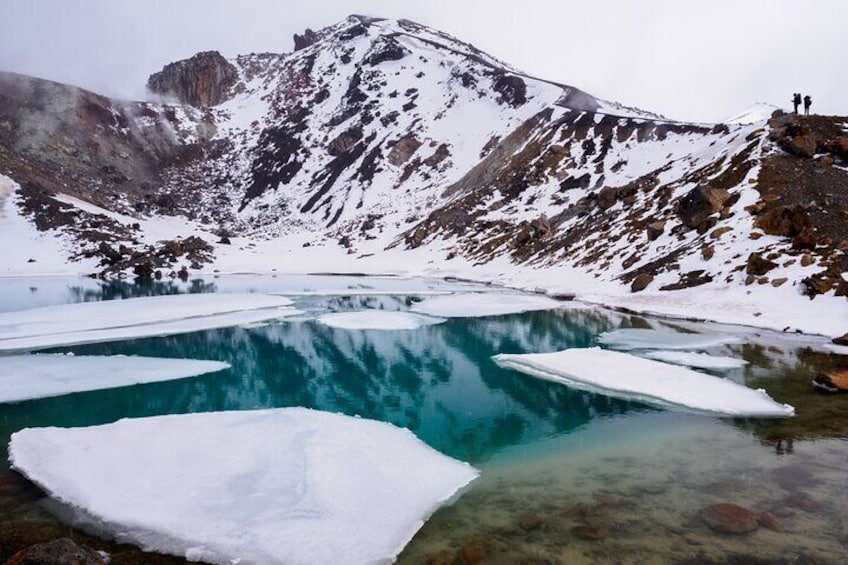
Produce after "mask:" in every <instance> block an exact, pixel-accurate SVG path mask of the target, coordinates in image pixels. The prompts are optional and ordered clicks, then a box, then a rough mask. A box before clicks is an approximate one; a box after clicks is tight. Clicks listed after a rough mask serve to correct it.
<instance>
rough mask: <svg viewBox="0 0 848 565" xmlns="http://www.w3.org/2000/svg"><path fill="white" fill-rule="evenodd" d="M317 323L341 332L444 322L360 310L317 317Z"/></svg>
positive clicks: (403, 314)
mask: <svg viewBox="0 0 848 565" xmlns="http://www.w3.org/2000/svg"><path fill="white" fill-rule="evenodd" d="M318 321H319V322H320V323H322V324H324V325H325V326H330V327H331V328H338V329H343V330H417V329H418V328H421V327H424V326H432V325H433V324H441V323H442V322H445V321H446V320H445V319H444V318H433V317H430V316H422V315H420V314H413V313H412V312H393V311H388V310H360V311H358V312H331V313H330V314H322V315H321V316H318Z"/></svg>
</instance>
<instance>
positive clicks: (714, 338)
mask: <svg viewBox="0 0 848 565" xmlns="http://www.w3.org/2000/svg"><path fill="white" fill-rule="evenodd" d="M598 343H600V344H602V345H606V346H607V347H611V348H613V349H623V350H625V351H629V350H633V349H707V348H710V347H716V346H719V345H729V344H732V343H742V340H741V339H740V338H738V337H735V336H730V335H719V334H699V333H680V332H674V331H670V330H646V329H638V328H627V329H621V330H613V331H611V332H604V333H602V334H601V335H600V336H599V337H598Z"/></svg>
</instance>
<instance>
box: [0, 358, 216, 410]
mask: <svg viewBox="0 0 848 565" xmlns="http://www.w3.org/2000/svg"><path fill="white" fill-rule="evenodd" d="M229 367H230V365H229V363H222V362H220V361H195V360H191V359H161V358H156V357H127V356H125V355H112V356H103V357H98V356H74V355H11V356H5V357H0V402H20V401H22V400H30V399H33V398H45V397H48V396H60V395H63V394H70V393H72V392H85V391H90V390H100V389H106V388H116V387H121V386H129V385H135V384H143V383H153V382H160V381H171V380H176V379H184V378H187V377H194V376H198V375H203V374H206V373H213V372H216V371H222V370H224V369H228V368H229Z"/></svg>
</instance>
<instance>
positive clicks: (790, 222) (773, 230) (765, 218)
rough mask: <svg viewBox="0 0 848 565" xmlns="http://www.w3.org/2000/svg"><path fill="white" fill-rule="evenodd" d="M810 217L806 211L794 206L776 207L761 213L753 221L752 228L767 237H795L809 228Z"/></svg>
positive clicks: (801, 207) (797, 205)
mask: <svg viewBox="0 0 848 565" xmlns="http://www.w3.org/2000/svg"><path fill="white" fill-rule="evenodd" d="M811 225H812V222H811V221H810V215H809V214H808V213H807V209H806V208H805V207H804V206H802V205H800V204H796V205H794V206H777V207H775V208H772V209H770V210H768V211H766V212H763V213H761V214H760V215H759V216H757V219H756V220H754V227H755V228H757V229H761V230H763V231H764V232H766V233H767V234H769V235H780V236H784V237H795V236H796V235H798V234H800V233H801V232H802V231H803V230H804V228H809V227H811Z"/></svg>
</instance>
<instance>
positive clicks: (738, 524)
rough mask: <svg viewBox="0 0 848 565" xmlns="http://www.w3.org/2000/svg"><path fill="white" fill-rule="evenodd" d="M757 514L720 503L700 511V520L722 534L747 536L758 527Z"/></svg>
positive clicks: (729, 504)
mask: <svg viewBox="0 0 848 565" xmlns="http://www.w3.org/2000/svg"><path fill="white" fill-rule="evenodd" d="M758 518H759V515H758V513H757V512H754V511H752V510H748V509H747V508H743V507H742V506H739V505H738V504H732V503H729V502H722V503H719V504H713V505H712V506H707V507H706V508H704V509H703V510H701V519H703V520H704V522H705V523H706V524H707V525H708V526H709V527H710V528H712V529H713V530H715V531H717V532H721V533H723V534H747V533H750V532H753V531H754V530H756V529H757V528H759V527H760V523H759V519H758Z"/></svg>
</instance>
